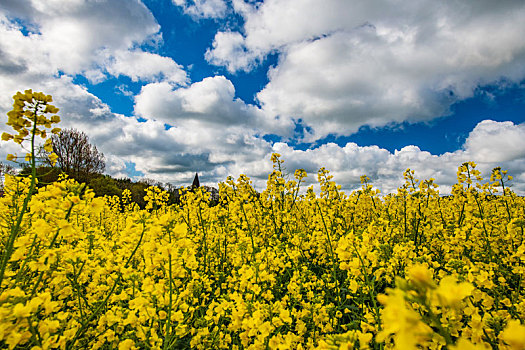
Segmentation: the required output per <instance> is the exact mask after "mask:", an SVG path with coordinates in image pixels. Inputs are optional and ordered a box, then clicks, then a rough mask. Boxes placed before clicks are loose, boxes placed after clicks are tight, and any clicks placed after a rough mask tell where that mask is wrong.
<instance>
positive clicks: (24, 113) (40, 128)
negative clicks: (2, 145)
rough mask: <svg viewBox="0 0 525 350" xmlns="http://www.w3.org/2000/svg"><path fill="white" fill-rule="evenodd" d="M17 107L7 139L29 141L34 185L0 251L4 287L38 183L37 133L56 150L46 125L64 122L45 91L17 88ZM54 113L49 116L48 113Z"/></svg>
mask: <svg viewBox="0 0 525 350" xmlns="http://www.w3.org/2000/svg"><path fill="white" fill-rule="evenodd" d="M13 99H14V102H13V109H12V110H11V111H9V112H8V113H7V117H8V121H7V125H9V126H11V127H12V128H13V129H14V131H15V133H13V134H9V133H6V132H4V133H3V134H2V140H3V141H10V140H13V141H14V142H16V143H18V144H19V145H21V146H22V147H24V142H26V141H29V143H30V144H29V152H28V153H26V155H25V157H24V159H25V161H26V162H29V166H30V167H31V175H30V185H29V191H28V192H27V194H26V196H25V198H24V201H23V203H22V209H21V210H20V211H19V212H18V216H17V217H16V219H15V221H14V224H13V225H12V226H11V228H10V234H9V236H8V237H7V240H6V242H5V245H4V246H3V247H2V250H1V254H0V290H2V283H3V280H4V275H5V270H6V267H7V265H8V264H9V260H10V258H11V255H12V254H13V250H14V244H15V240H16V238H17V237H18V235H19V233H20V231H21V225H22V221H23V219H24V215H25V213H26V212H27V210H28V205H29V201H30V200H31V196H32V195H33V192H34V190H35V187H36V183H37V179H36V159H37V157H36V146H37V145H36V137H37V136H40V137H41V138H42V139H44V140H45V143H44V149H45V150H46V151H48V152H52V151H53V146H52V144H51V139H48V138H47V131H46V128H48V129H50V128H52V125H53V124H55V123H58V122H60V117H59V116H58V115H56V113H57V112H58V108H56V107H55V106H53V105H52V104H50V102H52V101H53V98H52V97H51V95H46V94H44V93H42V92H33V91H32V90H26V91H24V93H21V92H17V94H16V95H14V96H13ZM49 114H52V116H50V117H48V116H47V115H49ZM59 132H60V128H52V129H51V133H53V134H58V133H59ZM49 158H50V160H51V162H52V163H53V164H54V163H56V160H57V155H56V154H54V153H51V155H50V156H49ZM18 159H19V156H17V155H13V154H8V155H7V160H10V161H17V160H18Z"/></svg>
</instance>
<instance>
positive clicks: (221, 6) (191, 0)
mask: <svg viewBox="0 0 525 350" xmlns="http://www.w3.org/2000/svg"><path fill="white" fill-rule="evenodd" d="M172 1H173V3H174V4H175V5H177V6H180V7H182V8H183V10H184V13H186V14H188V15H190V16H192V17H194V18H196V19H199V18H222V17H224V16H225V15H226V12H227V10H228V6H227V5H226V2H225V1H224V0H172Z"/></svg>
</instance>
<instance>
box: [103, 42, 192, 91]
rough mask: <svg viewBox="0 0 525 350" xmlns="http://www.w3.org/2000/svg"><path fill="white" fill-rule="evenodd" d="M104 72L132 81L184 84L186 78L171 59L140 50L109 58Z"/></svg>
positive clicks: (121, 52) (182, 70)
mask: <svg viewBox="0 0 525 350" xmlns="http://www.w3.org/2000/svg"><path fill="white" fill-rule="evenodd" d="M109 60H110V62H109V63H107V64H106V70H107V72H108V73H110V74H111V75H113V76H116V77H118V76H120V75H125V76H128V77H130V78H131V80H132V81H135V82H136V81H167V82H172V83H177V84H184V83H186V82H187V80H188V77H187V75H186V72H185V71H184V69H183V68H182V66H181V65H179V64H177V63H176V62H175V61H173V59H171V58H169V57H164V56H160V55H157V54H155V53H150V52H144V51H142V50H132V51H119V52H116V53H114V54H112V55H110V58H109Z"/></svg>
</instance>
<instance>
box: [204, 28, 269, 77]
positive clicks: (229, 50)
mask: <svg viewBox="0 0 525 350" xmlns="http://www.w3.org/2000/svg"><path fill="white" fill-rule="evenodd" d="M262 56H263V55H262V54H261V53H256V52H254V51H248V49H247V48H246V47H245V45H244V37H243V36H242V35H241V34H240V33H237V32H218V33H217V34H215V38H214V39H213V43H212V49H208V50H206V53H205V55H204V57H205V58H206V60H207V61H208V62H209V63H211V64H214V65H216V66H224V67H226V68H227V69H228V71H229V72H230V73H235V72H237V71H245V72H249V71H250V70H251V69H252V68H253V67H255V66H256V65H257V60H258V59H259V60H260V59H261V58H262ZM232 57H235V59H232Z"/></svg>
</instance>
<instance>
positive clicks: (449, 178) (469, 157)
mask: <svg viewBox="0 0 525 350" xmlns="http://www.w3.org/2000/svg"><path fill="white" fill-rule="evenodd" d="M523 140H525V124H514V123H512V122H495V121H492V120H485V121H482V122H480V123H478V125H477V126H476V127H475V128H474V129H473V130H472V131H471V132H470V134H469V136H468V138H467V140H466V141H465V144H464V146H463V147H462V149H460V150H457V151H455V152H447V153H444V154H442V155H434V154H431V153H429V152H427V151H422V150H421V149H420V148H419V147H417V146H413V145H411V146H406V147H403V148H402V149H400V150H396V151H395V152H394V153H391V152H389V151H388V150H385V149H382V148H379V147H377V146H370V147H360V146H358V145H356V144H355V143H347V144H346V145H344V146H339V145H336V144H334V143H328V144H325V145H322V146H319V147H317V148H315V149H308V150H304V151H302V150H296V149H293V147H290V146H289V145H287V144H285V143H276V144H274V145H273V151H274V152H278V153H280V154H281V155H282V158H283V159H284V160H285V166H286V167H287V169H288V170H289V171H290V172H293V171H294V170H295V169H298V168H304V169H305V170H306V171H307V172H308V173H309V174H311V175H310V176H309V179H308V184H314V183H315V182H316V176H315V174H316V172H317V170H318V169H319V168H321V167H325V168H326V169H328V170H329V171H331V173H332V175H334V180H335V181H336V182H337V183H338V184H340V185H342V187H343V189H344V190H346V191H351V190H354V189H356V188H358V187H359V186H360V176H361V175H367V176H369V177H370V178H371V180H372V182H373V185H374V186H375V187H376V188H379V189H380V190H381V191H382V192H383V193H391V192H395V191H396V189H397V188H398V187H399V186H401V185H402V184H403V176H402V174H403V172H404V171H405V170H406V169H408V168H410V169H412V170H414V171H415V172H416V177H417V178H419V179H421V180H426V179H430V178H434V179H435V180H436V183H437V184H439V185H440V191H441V193H442V194H448V193H450V191H451V189H452V185H453V184H455V183H456V170H457V168H458V167H459V166H460V165H461V164H463V163H464V162H467V161H474V162H475V163H476V164H477V169H479V170H480V171H481V172H482V175H483V176H484V178H485V180H488V179H489V177H490V174H491V171H492V169H493V168H495V167H497V166H501V167H502V168H503V169H507V170H509V173H510V174H511V175H514V177H515V179H516V181H515V186H514V188H513V190H514V191H515V192H516V193H518V194H521V195H523V194H525V185H524V182H523V179H525V151H524V150H525V146H524V145H523Z"/></svg>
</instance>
